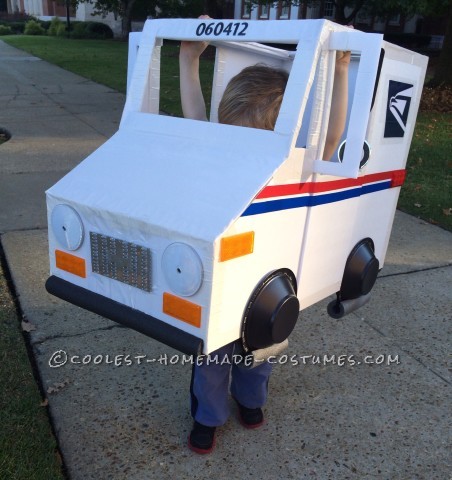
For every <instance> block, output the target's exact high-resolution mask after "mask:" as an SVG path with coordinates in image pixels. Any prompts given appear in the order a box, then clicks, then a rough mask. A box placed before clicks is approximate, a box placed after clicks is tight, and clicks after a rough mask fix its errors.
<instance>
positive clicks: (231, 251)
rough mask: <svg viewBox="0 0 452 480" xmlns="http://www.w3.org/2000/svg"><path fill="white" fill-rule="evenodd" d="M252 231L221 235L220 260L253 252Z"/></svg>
mask: <svg viewBox="0 0 452 480" xmlns="http://www.w3.org/2000/svg"><path fill="white" fill-rule="evenodd" d="M253 250H254V232H245V233H239V234H237V235H232V236H230V237H223V238H222V239H221V241H220V262H225V261H226V260H231V259H233V258H237V257H242V256H243V255H248V254H250V253H253Z"/></svg>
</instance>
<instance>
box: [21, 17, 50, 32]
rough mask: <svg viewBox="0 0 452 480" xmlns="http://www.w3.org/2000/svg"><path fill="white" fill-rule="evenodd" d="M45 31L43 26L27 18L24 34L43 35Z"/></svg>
mask: <svg viewBox="0 0 452 480" xmlns="http://www.w3.org/2000/svg"><path fill="white" fill-rule="evenodd" d="M45 33H46V31H45V30H44V27H43V26H42V25H41V24H40V23H38V22H37V21H36V20H29V21H28V22H27V23H26V24H25V29H24V34H25V35H45Z"/></svg>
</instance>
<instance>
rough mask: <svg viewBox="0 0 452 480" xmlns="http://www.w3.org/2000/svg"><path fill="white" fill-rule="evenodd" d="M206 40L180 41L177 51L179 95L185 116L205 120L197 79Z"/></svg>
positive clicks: (203, 104)
mask: <svg viewBox="0 0 452 480" xmlns="http://www.w3.org/2000/svg"><path fill="white" fill-rule="evenodd" d="M207 45H208V43H207V42H181V46H180V53H179V71H180V95H181V103H182V111H183V113H184V117H185V118H191V119H193V120H207V115H206V105H205V102H204V97H203V94H202V90H201V82H200V81H199V57H200V55H201V53H202V52H203V51H204V50H205V49H206V47H207Z"/></svg>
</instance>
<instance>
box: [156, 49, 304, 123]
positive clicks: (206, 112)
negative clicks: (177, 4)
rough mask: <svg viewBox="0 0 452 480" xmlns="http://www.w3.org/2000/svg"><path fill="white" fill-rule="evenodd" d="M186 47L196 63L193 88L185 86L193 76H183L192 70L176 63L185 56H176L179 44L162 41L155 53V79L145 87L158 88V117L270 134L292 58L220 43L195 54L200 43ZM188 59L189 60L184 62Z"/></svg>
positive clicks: (282, 52) (278, 52)
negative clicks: (157, 54) (157, 70)
mask: <svg viewBox="0 0 452 480" xmlns="http://www.w3.org/2000/svg"><path fill="white" fill-rule="evenodd" d="M187 43H190V44H191V46H189V48H192V47H193V48H194V50H189V51H188V52H189V54H190V55H192V54H193V52H195V54H196V56H197V57H199V62H196V65H195V67H194V68H195V69H196V73H197V75H198V79H197V80H196V81H199V85H198V86H196V84H194V85H192V84H191V82H192V78H191V76H190V75H191V74H192V73H193V71H192V70H189V73H188V74H187V73H184V72H186V71H187V68H192V67H187V66H186V64H185V63H184V61H183V60H182V58H181V60H180V59H179V55H180V53H181V52H182V54H185V53H186V52H187V50H186V51H185V52H184V51H182V50H181V49H182V48H183V47H182V46H181V43H180V42H176V41H167V40H165V41H164V42H163V45H162V47H161V56H160V74H159V78H158V79H157V76H158V75H157V73H154V75H155V77H156V78H155V79H154V80H153V82H150V85H152V84H154V85H155V84H156V80H157V81H158V84H159V87H160V103H159V112H160V113H162V114H166V115H171V116H176V117H185V118H191V119H195V120H207V119H208V120H209V121H211V122H216V123H225V124H230V125H235V126H243V127H252V128H261V129H266V130H274V126H275V123H276V119H277V117H278V114H279V108H280V106H281V103H282V99H283V96H284V92H285V87H286V84H287V79H288V72H289V71H290V68H291V64H292V60H293V53H289V51H288V50H284V49H282V48H276V47H272V46H265V47H264V48H262V47H248V46H247V45H243V46H242V45H240V46H237V44H235V45H234V46H231V47H230V46H229V45H226V43H223V44H222V45H218V46H217V47H216V46H214V45H209V46H207V48H205V50H203V51H202V53H201V54H199V51H201V50H202V47H199V48H198V47H197V46H195V45H194V44H198V45H200V44H201V43H202V42H187ZM255 45H256V44H255ZM290 47H292V49H293V48H295V46H290ZM260 48H261V50H259V49H260ZM188 58H190V59H191V57H190V56H189V57H188ZM190 61H191V60H190ZM198 63H199V67H198ZM183 69H185V70H183ZM239 77H240V78H239ZM187 78H188V80H187ZM231 80H232V81H231ZM195 83H196V82H195ZM199 90H200V91H199ZM149 96H151V94H149ZM184 99H185V100H184ZM245 99H246V101H245ZM201 112H202V113H201ZM184 113H185V115H184Z"/></svg>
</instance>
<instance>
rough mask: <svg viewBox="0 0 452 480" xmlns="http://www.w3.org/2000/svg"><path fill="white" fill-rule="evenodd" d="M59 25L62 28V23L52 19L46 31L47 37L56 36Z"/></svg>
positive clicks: (57, 19)
mask: <svg viewBox="0 0 452 480" xmlns="http://www.w3.org/2000/svg"><path fill="white" fill-rule="evenodd" d="M60 25H63V27H64V24H63V22H62V21H61V20H60V19H59V18H58V17H54V18H52V21H51V22H50V25H49V29H48V30H47V35H51V36H52V37H56V36H57V35H58V28H59V26H60Z"/></svg>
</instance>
